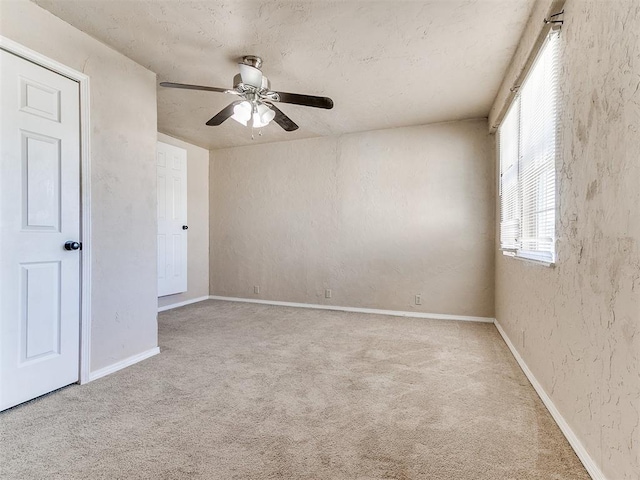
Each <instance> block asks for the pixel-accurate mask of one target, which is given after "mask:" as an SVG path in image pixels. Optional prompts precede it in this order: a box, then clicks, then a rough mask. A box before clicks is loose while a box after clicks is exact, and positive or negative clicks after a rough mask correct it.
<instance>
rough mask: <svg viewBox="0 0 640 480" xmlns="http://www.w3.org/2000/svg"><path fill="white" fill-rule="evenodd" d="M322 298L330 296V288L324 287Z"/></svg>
mask: <svg viewBox="0 0 640 480" xmlns="http://www.w3.org/2000/svg"><path fill="white" fill-rule="evenodd" d="M324 298H331V289H330V288H327V289H325V291H324Z"/></svg>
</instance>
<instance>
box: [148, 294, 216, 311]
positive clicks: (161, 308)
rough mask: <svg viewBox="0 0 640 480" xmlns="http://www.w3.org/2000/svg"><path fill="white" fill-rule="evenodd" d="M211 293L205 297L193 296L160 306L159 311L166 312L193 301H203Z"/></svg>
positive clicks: (207, 298)
mask: <svg viewBox="0 0 640 480" xmlns="http://www.w3.org/2000/svg"><path fill="white" fill-rule="evenodd" d="M209 298H210V297H209V295H205V296H204V297H198V298H192V299H190V300H185V301H184V302H178V303H172V304H171V305H165V306H164V307H158V312H164V311H165V310H171V309H172V308H178V307H184V306H185V305H191V304H192V303H198V302H202V301H203V300H209Z"/></svg>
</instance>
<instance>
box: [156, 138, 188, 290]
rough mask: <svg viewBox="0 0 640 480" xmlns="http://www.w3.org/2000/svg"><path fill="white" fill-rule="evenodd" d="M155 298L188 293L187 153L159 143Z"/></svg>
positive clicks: (157, 158) (157, 152)
mask: <svg viewBox="0 0 640 480" xmlns="http://www.w3.org/2000/svg"><path fill="white" fill-rule="evenodd" d="M156 160H157V169H158V296H159V297H163V296H166V295H173V294H176V293H181V292H186V291H187V229H188V228H189V227H188V225H187V151H186V150H185V149H183V148H179V147H174V146H173V145H168V144H166V143H162V142H158V147H157V150H156Z"/></svg>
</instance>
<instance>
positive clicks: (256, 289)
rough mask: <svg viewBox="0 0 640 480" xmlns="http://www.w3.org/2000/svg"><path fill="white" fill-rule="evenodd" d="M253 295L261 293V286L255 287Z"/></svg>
mask: <svg viewBox="0 0 640 480" xmlns="http://www.w3.org/2000/svg"><path fill="white" fill-rule="evenodd" d="M253 293H260V286H259V285H255V286H254V287H253Z"/></svg>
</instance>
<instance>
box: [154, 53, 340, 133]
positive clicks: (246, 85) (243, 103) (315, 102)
mask: <svg viewBox="0 0 640 480" xmlns="http://www.w3.org/2000/svg"><path fill="white" fill-rule="evenodd" d="M238 66H239V67H240V73H239V74H238V75H236V76H235V77H233V88H232V89H226V88H218V87H206V86H203V85H188V84H185V83H173V82H161V83H160V86H162V87H170V88H184V89H187V90H204V91H207V92H219V93H230V94H232V95H236V96H238V97H240V99H239V100H236V101H235V102H233V103H231V104H229V105H227V106H226V107H225V108H223V109H222V111H220V112H219V113H218V114H216V115H215V116H214V117H212V118H211V119H210V120H209V121H208V122H207V125H210V126H217V125H220V124H222V122H224V121H225V120H226V119H227V118H229V117H231V118H233V119H234V120H236V121H237V122H239V123H241V124H242V125H244V126H252V127H253V128H262V127H264V126H266V125H268V124H269V122H271V120H273V121H275V122H276V123H277V124H278V125H280V126H281V127H282V128H283V129H284V130H286V131H287V132H292V131H294V130H297V129H298V125H296V124H295V123H294V121H293V120H291V119H290V118H289V117H287V116H286V115H285V114H284V113H282V111H281V110H280V109H279V108H278V107H276V106H275V105H274V103H277V102H280V103H292V104H294V105H303V106H306V107H315V108H326V109H331V108H333V100H331V99H330V98H328V97H316V96H313V95H301V94H299V93H286V92H275V91H272V90H271V82H269V79H268V78H267V77H266V76H265V75H263V74H262V71H261V70H260V67H261V66H262V59H261V58H260V57H256V56H254V55H247V56H244V57H242V62H241V63H239V64H238Z"/></svg>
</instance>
